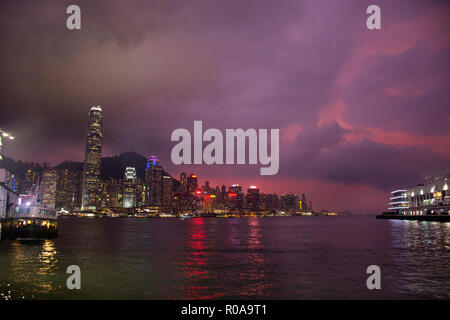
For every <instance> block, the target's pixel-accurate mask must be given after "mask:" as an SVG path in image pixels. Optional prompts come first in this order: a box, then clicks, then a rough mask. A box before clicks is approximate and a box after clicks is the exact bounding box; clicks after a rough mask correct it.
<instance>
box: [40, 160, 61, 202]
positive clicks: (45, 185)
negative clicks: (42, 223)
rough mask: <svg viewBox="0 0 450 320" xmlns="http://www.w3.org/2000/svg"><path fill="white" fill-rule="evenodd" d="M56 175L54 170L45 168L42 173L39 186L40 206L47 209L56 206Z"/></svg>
mask: <svg viewBox="0 0 450 320" xmlns="http://www.w3.org/2000/svg"><path fill="white" fill-rule="evenodd" d="M57 181H58V173H57V171H56V169H55V168H48V167H47V168H45V169H44V171H43V172H42V180H41V183H40V186H39V191H40V194H41V199H42V204H43V205H44V206H46V207H49V208H55V205H56V185H57Z"/></svg>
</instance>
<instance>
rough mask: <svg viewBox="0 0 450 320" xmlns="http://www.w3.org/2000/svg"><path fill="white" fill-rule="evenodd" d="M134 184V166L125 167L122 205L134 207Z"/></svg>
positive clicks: (135, 182) (135, 179)
mask: <svg viewBox="0 0 450 320" xmlns="http://www.w3.org/2000/svg"><path fill="white" fill-rule="evenodd" d="M136 185H137V175H136V168H134V167H127V168H126V169H125V178H124V181H123V207H124V208H134V207H136Z"/></svg>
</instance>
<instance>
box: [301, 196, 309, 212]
mask: <svg viewBox="0 0 450 320" xmlns="http://www.w3.org/2000/svg"><path fill="white" fill-rule="evenodd" d="M302 209H303V210H308V203H307V202H306V196H305V194H304V193H302V202H301V203H300V210H302Z"/></svg>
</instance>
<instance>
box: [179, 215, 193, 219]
mask: <svg viewBox="0 0 450 320" xmlns="http://www.w3.org/2000/svg"><path fill="white" fill-rule="evenodd" d="M180 218H181V219H183V220H184V219H191V218H192V214H191V213H183V214H182V215H181V216H180Z"/></svg>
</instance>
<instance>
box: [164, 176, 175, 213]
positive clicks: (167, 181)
mask: <svg viewBox="0 0 450 320" xmlns="http://www.w3.org/2000/svg"><path fill="white" fill-rule="evenodd" d="M172 202H173V181H172V177H169V176H163V183H162V205H163V206H165V207H166V208H170V207H171V206H172Z"/></svg>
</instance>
